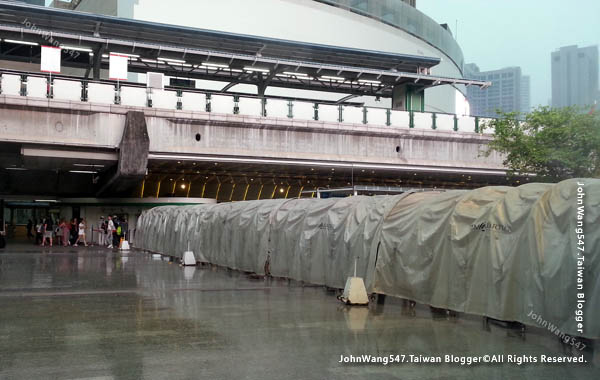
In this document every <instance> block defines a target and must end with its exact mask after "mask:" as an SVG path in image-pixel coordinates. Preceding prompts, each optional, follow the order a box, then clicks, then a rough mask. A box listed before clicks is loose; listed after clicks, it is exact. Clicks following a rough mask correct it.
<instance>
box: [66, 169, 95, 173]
mask: <svg viewBox="0 0 600 380" xmlns="http://www.w3.org/2000/svg"><path fill="white" fill-rule="evenodd" d="M69 173H77V174H96V172H94V171H91V170H69Z"/></svg>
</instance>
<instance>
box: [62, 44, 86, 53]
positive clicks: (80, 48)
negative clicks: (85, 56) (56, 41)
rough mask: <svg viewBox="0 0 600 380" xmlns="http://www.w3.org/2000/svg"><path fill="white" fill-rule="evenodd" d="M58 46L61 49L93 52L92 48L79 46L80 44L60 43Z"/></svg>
mask: <svg viewBox="0 0 600 380" xmlns="http://www.w3.org/2000/svg"><path fill="white" fill-rule="evenodd" d="M60 48H61V49H63V50H73V51H83V52H85V53H92V52H93V50H92V49H90V48H86V47H80V46H67V45H61V46H60Z"/></svg>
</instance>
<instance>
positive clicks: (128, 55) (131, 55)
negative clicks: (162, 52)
mask: <svg viewBox="0 0 600 380" xmlns="http://www.w3.org/2000/svg"><path fill="white" fill-rule="evenodd" d="M110 54H114V55H124V56H126V57H129V58H140V56H139V55H137V54H127V53H114V52H111V53H110Z"/></svg>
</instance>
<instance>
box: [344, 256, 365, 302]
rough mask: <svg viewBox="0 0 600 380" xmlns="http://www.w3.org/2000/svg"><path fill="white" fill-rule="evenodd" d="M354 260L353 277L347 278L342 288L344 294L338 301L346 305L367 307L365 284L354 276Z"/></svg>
mask: <svg viewBox="0 0 600 380" xmlns="http://www.w3.org/2000/svg"><path fill="white" fill-rule="evenodd" d="M357 260H358V257H357V258H356V259H355V260H354V276H352V277H348V279H347V280H346V286H345V287H344V293H343V294H342V296H341V297H339V299H340V301H342V302H344V303H346V304H348V305H368V304H369V296H368V295H367V289H366V288H365V282H364V281H363V279H362V278H361V277H357V276H356V261H357Z"/></svg>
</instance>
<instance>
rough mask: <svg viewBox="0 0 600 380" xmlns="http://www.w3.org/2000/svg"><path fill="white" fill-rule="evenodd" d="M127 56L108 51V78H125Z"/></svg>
mask: <svg viewBox="0 0 600 380" xmlns="http://www.w3.org/2000/svg"><path fill="white" fill-rule="evenodd" d="M128 62H129V57H128V56H126V55H122V54H114V53H110V56H109V59H108V63H109V69H108V78H109V79H112V80H127V64H128Z"/></svg>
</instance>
